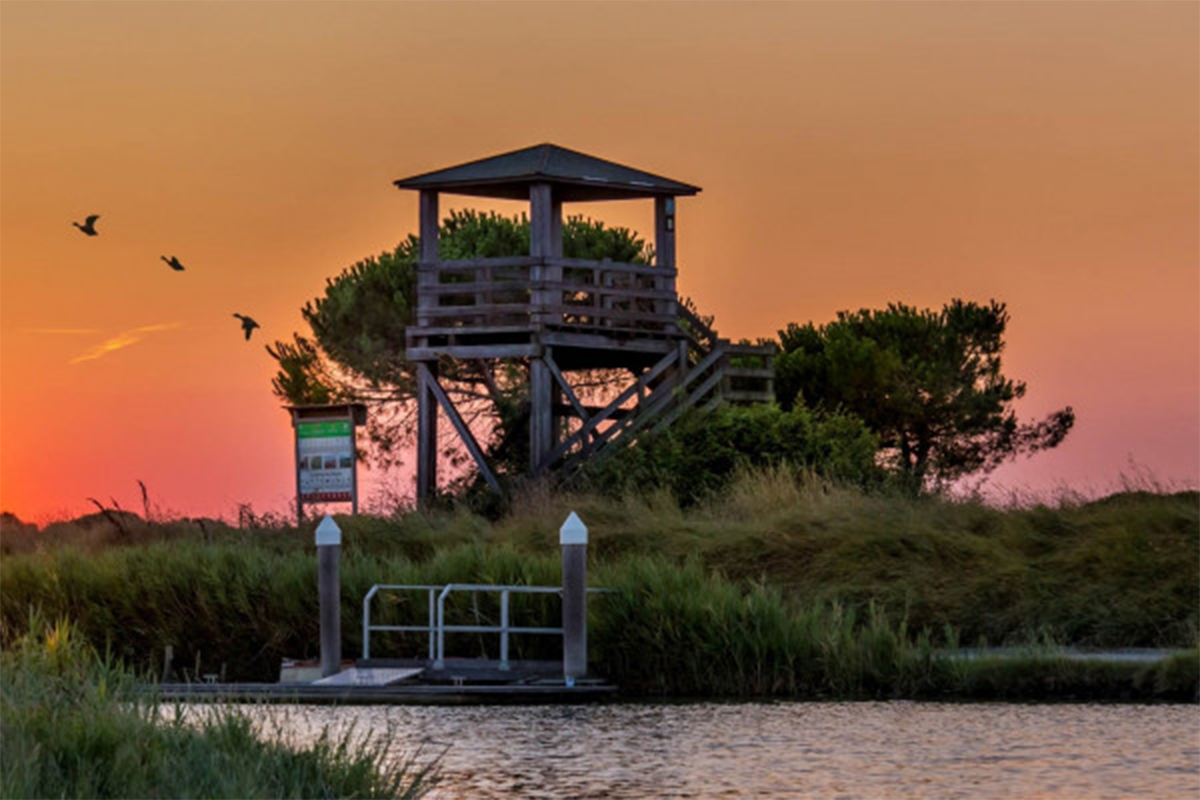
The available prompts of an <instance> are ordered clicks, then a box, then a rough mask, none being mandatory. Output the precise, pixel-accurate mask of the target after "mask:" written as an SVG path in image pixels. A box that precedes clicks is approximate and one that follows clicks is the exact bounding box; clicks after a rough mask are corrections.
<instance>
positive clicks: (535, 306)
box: [411, 256, 678, 338]
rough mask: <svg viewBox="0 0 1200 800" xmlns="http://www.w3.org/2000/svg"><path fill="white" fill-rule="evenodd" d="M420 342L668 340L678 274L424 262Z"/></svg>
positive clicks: (555, 261) (501, 262) (503, 261)
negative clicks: (470, 337) (556, 333)
mask: <svg viewBox="0 0 1200 800" xmlns="http://www.w3.org/2000/svg"><path fill="white" fill-rule="evenodd" d="M417 276H418V277H417V314H416V317H417V319H416V326H415V327H414V328H413V329H411V332H412V333H413V334H414V335H415V336H417V337H425V338H428V337H437V336H449V335H457V334H462V333H465V332H472V331H474V332H479V333H492V334H497V335H503V334H506V333H510V334H515V333H518V332H521V331H525V330H530V329H542V330H566V331H571V332H578V333H586V334H599V335H605V336H617V337H620V336H629V337H639V338H641V337H647V336H657V337H669V336H673V335H675V334H676V333H677V331H678V326H677V319H678V317H677V315H676V308H675V307H676V296H675V277H676V271H675V270H674V269H668V268H665V267H657V266H653V265H645V264H623V263H617V262H612V261H592V260H588V259H576V258H542V257H531V256H523V257H512V258H483V259H465V260H453V261H426V262H421V263H419V264H418V266H417Z"/></svg>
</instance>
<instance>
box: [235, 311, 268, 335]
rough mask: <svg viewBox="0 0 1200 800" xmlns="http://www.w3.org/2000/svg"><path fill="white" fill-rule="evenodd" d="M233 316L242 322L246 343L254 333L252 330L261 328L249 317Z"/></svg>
mask: <svg viewBox="0 0 1200 800" xmlns="http://www.w3.org/2000/svg"><path fill="white" fill-rule="evenodd" d="M234 316H235V317H237V318H238V319H240V320H241V321H242V330H244V331H245V332H246V341H247V342H248V341H250V334H251V333H253V332H254V329H255V328H259V327H262V326H260V325H259V324H258V323H257V322H255V321H254V320H253V319H251V318H250V317H247V316H243V315H241V314H234Z"/></svg>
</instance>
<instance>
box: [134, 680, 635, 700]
mask: <svg viewBox="0 0 1200 800" xmlns="http://www.w3.org/2000/svg"><path fill="white" fill-rule="evenodd" d="M142 691H143V693H144V694H146V695H149V696H153V697H156V698H158V699H159V700H161V701H165V702H202V703H203V702H208V703H311V704H320V705H427V706H434V705H501V704H509V705H542V704H574V703H594V702H597V701H603V700H608V699H610V698H612V697H613V696H614V695H615V694H616V692H617V687H615V686H613V685H612V684H608V683H604V682H602V681H597V682H595V683H593V682H591V681H580V682H578V683H576V685H575V686H566V685H564V684H563V682H562V681H561V680H559V681H558V682H557V683H556V684H555V683H544V684H498V685H497V684H485V685H470V684H463V685H462V686H454V685H449V686H446V685H430V684H396V685H391V686H355V685H343V686H338V685H324V686H321V685H317V684H314V683H164V684H158V685H149V686H145V687H143V690H142Z"/></svg>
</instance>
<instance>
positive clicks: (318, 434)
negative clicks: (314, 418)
mask: <svg viewBox="0 0 1200 800" xmlns="http://www.w3.org/2000/svg"><path fill="white" fill-rule="evenodd" d="M349 435H350V421H349V420H340V421H334V422H301V423H300V424H299V425H297V426H296V436H298V437H299V438H301V439H317V438H324V437H329V436H349Z"/></svg>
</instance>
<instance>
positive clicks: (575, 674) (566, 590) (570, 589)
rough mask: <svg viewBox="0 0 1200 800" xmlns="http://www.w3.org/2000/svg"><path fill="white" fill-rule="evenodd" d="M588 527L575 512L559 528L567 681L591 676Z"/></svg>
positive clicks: (565, 680)
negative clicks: (588, 617)
mask: <svg viewBox="0 0 1200 800" xmlns="http://www.w3.org/2000/svg"><path fill="white" fill-rule="evenodd" d="M587 541H588V529H587V526H586V525H584V524H583V520H581V519H579V516H578V515H577V514H576V513H575V512H574V511H572V512H571V514H570V516H568V517H567V521H566V522H564V523H563V525H562V527H561V528H559V531H558V543H559V544H560V545H561V546H562V586H563V588H562V611H563V625H562V627H563V681H564V682H565V683H566V684H567V686H574V685H575V679H576V678H582V677H584V676H585V675H587Z"/></svg>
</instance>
